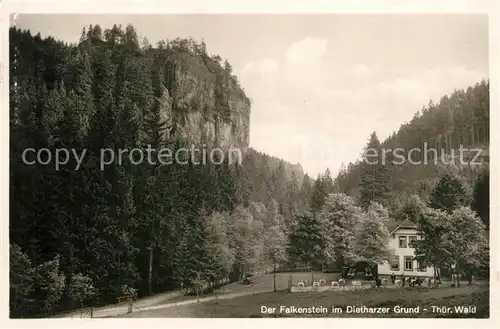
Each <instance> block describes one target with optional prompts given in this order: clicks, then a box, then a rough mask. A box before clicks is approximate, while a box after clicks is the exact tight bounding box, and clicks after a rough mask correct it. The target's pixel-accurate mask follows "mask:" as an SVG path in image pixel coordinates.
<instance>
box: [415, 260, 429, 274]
mask: <svg viewBox="0 0 500 329" xmlns="http://www.w3.org/2000/svg"><path fill="white" fill-rule="evenodd" d="M417 264H418V271H419V272H425V271H427V266H426V265H425V263H424V262H418V263H417Z"/></svg>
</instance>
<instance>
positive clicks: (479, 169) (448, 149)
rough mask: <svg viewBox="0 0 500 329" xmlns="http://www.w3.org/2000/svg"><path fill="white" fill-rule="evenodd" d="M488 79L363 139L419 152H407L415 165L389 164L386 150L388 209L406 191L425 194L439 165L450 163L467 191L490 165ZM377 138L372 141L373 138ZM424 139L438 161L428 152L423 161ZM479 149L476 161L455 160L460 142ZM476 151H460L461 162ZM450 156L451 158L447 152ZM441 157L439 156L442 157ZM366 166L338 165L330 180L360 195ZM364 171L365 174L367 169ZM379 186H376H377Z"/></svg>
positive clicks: (338, 187)
mask: <svg viewBox="0 0 500 329" xmlns="http://www.w3.org/2000/svg"><path fill="white" fill-rule="evenodd" d="M489 86H490V85H489V81H484V80H483V81H481V82H479V83H477V84H476V85H474V86H471V87H468V88H467V90H456V91H455V92H453V93H452V94H451V95H445V96H443V97H442V98H441V100H440V101H439V102H438V103H433V102H429V104H428V105H427V106H425V107H423V108H422V109H421V110H420V111H418V112H417V113H415V115H414V117H413V119H412V120H411V121H410V122H408V123H405V124H403V125H402V126H401V127H400V128H399V130H398V131H397V132H394V133H393V134H392V135H391V136H390V137H388V138H387V139H386V140H384V141H381V142H379V141H378V138H377V136H376V134H374V135H372V136H371V137H370V142H369V143H368V145H371V146H374V145H375V146H376V147H379V148H384V149H392V150H394V149H396V148H402V149H404V152H402V154H408V151H409V150H411V149H412V148H418V149H420V150H422V152H414V153H413V154H412V159H413V161H422V164H420V165H414V164H410V163H408V162H406V163H405V164H393V163H392V160H394V159H391V158H390V153H389V156H388V158H387V164H386V166H384V171H385V174H384V175H385V176H387V177H386V184H384V185H385V186H386V187H387V195H386V196H385V198H384V199H385V200H384V201H385V202H386V205H387V206H389V207H390V208H391V209H392V210H396V209H398V208H399V207H400V206H401V205H402V204H404V203H405V201H406V200H407V199H408V198H409V197H410V196H411V195H418V196H419V197H420V198H422V199H424V200H427V199H428V197H429V194H430V192H431V190H432V188H433V186H434V185H435V183H436V182H437V180H438V178H439V176H440V174H441V173H442V171H443V169H444V168H446V167H449V166H451V167H454V168H455V169H454V170H455V171H456V172H457V175H458V176H459V177H460V178H461V180H463V182H464V184H465V185H466V188H467V191H468V193H469V194H472V191H473V189H474V185H475V183H476V182H477V181H478V179H480V177H481V175H482V174H483V173H484V172H485V171H488V167H489V124H490V121H489V106H490V105H489ZM375 140H376V141H375ZM424 144H426V145H427V146H426V147H427V149H436V150H438V151H439V154H438V155H437V156H438V158H439V159H438V160H437V165H436V164H435V163H434V161H433V159H434V156H435V155H433V153H432V152H430V153H429V154H428V158H429V160H430V161H429V162H428V163H427V164H425V163H424V162H423V161H424V157H425V154H424V152H423V151H424ZM460 146H462V147H463V148H464V149H482V150H483V151H482V154H481V156H480V157H478V158H477V159H476V160H475V162H476V163H480V164H479V165H478V164H472V163H462V164H460V163H459V159H458V157H459V148H460ZM475 153H476V152H475V151H470V152H465V153H464V154H465V156H464V158H465V160H466V161H465V162H467V161H471V160H472V158H473V157H474V156H475ZM452 154H453V155H454V156H455V159H451V155H452ZM441 159H443V160H444V161H442V160H441ZM366 172H367V167H366V164H364V163H362V161H357V162H354V163H349V164H348V165H347V166H346V165H344V164H343V165H342V168H341V170H340V172H339V173H338V175H337V176H336V178H335V179H334V181H335V182H334V185H335V189H336V191H341V192H343V193H346V194H348V195H350V196H353V197H355V198H358V197H361V195H360V192H361V191H360V186H361V185H362V184H361V183H362V181H363V177H364V176H365V177H367V175H366ZM368 176H369V175H368ZM379 190H380V189H379Z"/></svg>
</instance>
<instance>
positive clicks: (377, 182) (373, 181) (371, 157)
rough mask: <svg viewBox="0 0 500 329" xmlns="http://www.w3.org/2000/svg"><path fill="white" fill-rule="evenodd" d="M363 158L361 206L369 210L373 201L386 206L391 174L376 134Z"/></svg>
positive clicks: (371, 137)
mask: <svg viewBox="0 0 500 329" xmlns="http://www.w3.org/2000/svg"><path fill="white" fill-rule="evenodd" d="M363 157H364V159H363V160H364V161H363V163H362V168H361V170H362V172H361V177H360V184H359V187H360V191H359V193H360V196H359V204H360V205H361V207H363V209H366V208H368V206H369V205H370V203H371V202H372V201H374V202H377V203H380V204H382V205H386V204H387V199H388V197H389V187H388V183H389V174H388V169H387V168H386V165H385V163H384V159H383V156H382V147H381V145H380V141H379V140H378V137H377V135H376V133H375V132H373V133H372V134H371V136H370V140H369V142H368V144H367V145H366V147H365V150H364V154H363Z"/></svg>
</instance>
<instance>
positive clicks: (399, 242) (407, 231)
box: [378, 220, 434, 277]
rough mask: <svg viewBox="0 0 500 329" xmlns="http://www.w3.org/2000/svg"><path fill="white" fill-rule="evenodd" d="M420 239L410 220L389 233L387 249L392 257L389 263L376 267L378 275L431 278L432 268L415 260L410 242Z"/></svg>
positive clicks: (415, 227)
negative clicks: (392, 252)
mask: <svg viewBox="0 0 500 329" xmlns="http://www.w3.org/2000/svg"><path fill="white" fill-rule="evenodd" d="M417 239H420V236H419V235H418V234H417V226H416V225H415V224H414V223H412V222H411V221H410V220H404V221H403V222H402V223H400V224H399V225H398V226H397V227H396V228H394V229H393V230H392V231H391V232H390V236H389V247H390V248H391V249H393V250H394V257H393V259H391V261H390V262H384V264H379V265H378V274H379V275H391V274H393V273H394V274H395V275H401V274H404V275H405V276H425V277H432V276H433V275H434V268H433V267H427V266H423V264H419V263H418V262H417V261H416V260H415V259H414V257H415V249H414V248H412V247H411V246H410V245H411V242H412V241H414V240H417Z"/></svg>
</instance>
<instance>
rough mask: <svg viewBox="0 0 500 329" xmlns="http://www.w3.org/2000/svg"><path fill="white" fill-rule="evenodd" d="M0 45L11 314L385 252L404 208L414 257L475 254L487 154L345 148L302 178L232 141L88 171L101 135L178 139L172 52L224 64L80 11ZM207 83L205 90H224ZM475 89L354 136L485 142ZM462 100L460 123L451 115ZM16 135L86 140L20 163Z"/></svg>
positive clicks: (150, 141)
mask: <svg viewBox="0 0 500 329" xmlns="http://www.w3.org/2000/svg"><path fill="white" fill-rule="evenodd" d="M10 47H11V56H10V60H11V63H10V67H11V74H10V78H11V81H10V84H11V95H10V100H11V105H10V136H11V139H10V306H11V316H13V317H27V316H37V315H48V314H53V313H55V312H58V311H63V310H67V309H74V308H76V307H83V306H99V305H103V304H107V303H115V302H116V299H117V298H118V297H120V296H122V295H123V294H124V292H126V291H130V289H137V290H138V293H139V295H140V296H145V295H150V294H154V293H158V292H163V291H168V290H172V289H179V288H180V287H181V286H182V287H185V288H192V287H198V286H199V285H200V284H203V285H205V286H209V288H213V287H215V286H218V285H222V284H225V283H228V282H231V281H236V280H239V279H240V278H241V276H242V275H243V274H244V273H245V272H252V271H268V270H272V269H273V268H276V267H278V266H296V265H306V266H310V267H314V268H321V267H331V268H337V269H339V270H343V269H344V268H346V267H348V266H352V264H353V263H355V262H358V261H364V262H368V263H370V264H372V265H376V264H377V263H379V262H381V261H382V260H383V259H387V257H389V254H390V250H388V249H387V243H385V242H386V240H387V239H388V238H389V231H390V229H391V228H393V227H394V225H397V223H398V222H399V221H400V220H402V219H405V218H408V219H410V220H412V221H414V222H415V223H418V225H419V229H420V230H421V232H422V234H424V235H426V236H427V235H428V236H429V241H432V243H429V244H426V245H422V246H417V254H418V257H419V259H421V261H422V262H426V263H428V264H438V265H439V266H442V267H449V266H451V264H452V263H458V264H459V266H460V268H462V269H465V270H468V271H477V270H478V269H480V268H483V267H484V266H485V264H486V263H487V252H486V250H487V239H486V238H487V234H486V230H487V229H488V221H489V176H488V171H487V168H481V171H477V172H476V171H475V173H474V176H473V178H474V179H473V180H471V179H470V177H471V176H470V175H466V174H464V173H469V172H470V170H472V169H468V168H461V167H459V166H447V167H443V168H441V169H440V170H439V171H437V170H436V168H433V169H432V170H431V171H430V172H431V173H429V172H425V171H423V170H422V171H421V172H422V173H421V174H420V175H421V176H420V177H418V178H416V177H414V176H411V175H409V174H408V171H411V170H416V171H418V170H419V169H411V168H404V169H398V168H395V167H391V166H373V165H372V166H368V165H367V164H364V163H358V164H353V165H350V166H349V168H348V169H346V170H343V171H341V172H340V173H339V175H338V176H337V177H336V178H335V179H333V178H332V175H331V173H330V171H329V170H328V169H326V170H325V172H324V173H323V174H320V175H318V177H316V179H311V178H310V177H309V176H308V175H307V174H304V173H303V172H302V169H301V167H300V165H292V164H289V163H287V162H285V161H283V160H281V159H277V158H275V157H272V156H269V155H266V154H263V153H260V152H257V151H255V150H252V149H248V150H247V151H246V152H245V154H244V158H243V162H242V164H241V165H237V164H229V163H227V162H223V163H222V164H220V165H215V164H210V163H207V165H203V166H199V165H194V164H192V163H188V165H182V164H176V163H173V164H171V165H168V166H151V165H150V164H149V163H145V164H143V165H142V164H141V165H132V164H130V163H125V164H123V165H116V164H110V165H108V166H106V167H105V169H104V170H100V168H99V157H100V153H99V151H100V150H101V149H103V148H108V147H110V148H115V149H117V148H122V149H124V148H145V147H146V146H147V145H151V146H152V147H153V148H155V149H160V148H165V147H168V148H170V149H172V150H175V149H178V148H181V147H183V146H185V145H186V143H188V142H189V141H186V140H183V139H179V138H175V137H174V136H175V135H174V134H172V132H173V131H175V129H176V127H179V126H181V125H182V124H183V121H182V118H183V114H182V113H183V111H186V110H188V109H186V108H183V106H186V105H185V104H184V105H183V106H181V105H180V104H178V103H177V100H176V99H175V97H174V98H172V97H171V95H174V94H175V92H174V91H175V89H176V88H177V87H178V84H177V79H178V76H177V73H176V72H177V70H176V69H175V68H176V67H177V66H179V65H182V62H181V61H179V56H178V54H179V53H182V54H186V53H187V54H189V55H190V56H197V57H199V58H202V59H203V62H204V65H206V66H207V67H208V68H209V69H210V71H211V72H215V74H216V75H217V77H221V79H220V80H228V79H230V80H231V81H232V83H233V84H237V79H236V77H235V76H234V75H233V74H232V72H231V65H230V64H229V63H228V62H227V61H226V62H225V63H221V58H220V56H218V55H214V56H209V55H207V50H206V45H205V44H204V43H203V42H201V43H197V42H195V41H194V40H184V39H176V40H173V41H168V40H166V41H160V42H159V43H158V44H157V45H156V46H155V47H153V46H151V45H150V44H149V42H148V41H147V39H146V40H143V41H141V42H139V40H138V36H137V32H136V31H135V29H134V28H133V27H132V26H130V25H129V26H127V27H126V28H125V29H124V30H123V29H122V28H121V27H120V26H116V25H115V26H113V27H112V28H111V29H105V30H102V29H101V27H99V26H98V25H95V26H89V27H88V28H85V29H84V31H83V33H82V37H81V39H80V41H79V42H78V43H77V44H65V43H62V42H58V41H56V40H55V39H53V38H51V37H48V38H41V37H40V35H35V36H33V35H32V34H31V33H30V32H29V31H21V30H18V29H15V28H12V29H11V30H10ZM217 88H219V89H218V90H214V94H216V95H218V94H224V88H225V87H224V86H218V87H217ZM488 88H489V84H488V83H485V82H483V83H481V84H478V85H477V86H475V87H474V88H470V90H468V91H467V92H466V93H464V92H457V93H456V96H452V97H450V99H448V98H446V99H445V101H442V102H441V103H440V104H439V105H432V104H431V105H429V109H426V110H425V111H423V113H422V115H420V116H416V117H415V119H414V120H413V121H412V122H411V123H410V124H407V125H404V126H403V127H402V128H401V129H400V131H399V132H398V134H395V135H394V136H392V137H391V138H389V139H388V140H387V141H385V142H382V143H380V142H379V140H378V138H377V136H376V134H375V133H373V134H372V135H371V136H370V141H369V143H368V145H367V148H381V147H385V145H389V144H391V143H396V144H398V147H413V146H414V145H420V143H421V142H422V141H424V140H430V139H432V138H434V137H435V136H447V137H446V139H443V138H444V137H443V138H438V139H437V140H438V141H440V143H441V142H442V141H443V140H446V141H447V142H446V143H445V145H447V147H448V148H451V147H455V145H456V143H457V141H461V142H462V143H464V144H466V145H476V144H477V143H478V142H479V143H485V144H487V142H488V140H489V139H488V134H489V132H488V130H487V127H488V124H485V122H487V120H488V107H485V106H486V105H487V104H488V93H487V89H488ZM454 95H455V94H454ZM216 102H217V104H215V106H214V109H215V111H218V112H219V115H222V116H223V115H227V109H228V107H227V106H225V104H224V102H223V100H221V99H219V98H216ZM226 105H227V104H226ZM444 109H454V111H455V112H453V111H452V112H450V113H452V114H451V116H446V115H447V114H446V113H448V112H446V113H445V112H444ZM484 109H486V111H484ZM470 115H473V116H475V117H476V121H474V122H475V123H474V125H473V126H472V128H471V126H470V125H469V123H468V121H467V119H464V118H469V116H470ZM443 117H444V118H445V119H443ZM448 118H452V119H453V120H451V121H450V120H448ZM450 125H451V126H450ZM450 127H451V128H450ZM471 132H472V133H471ZM391 145H392V144H391ZM26 148H35V149H40V148H48V149H50V150H55V149H58V148H66V149H75V150H83V149H86V150H87V154H86V157H85V158H84V161H83V163H82V164H81V166H80V168H79V169H78V170H75V166H76V163H75V159H70V161H69V162H68V163H66V164H65V165H64V166H63V167H61V168H60V169H59V170H55V169H54V168H53V167H51V166H44V165H40V164H36V165H26V164H24V163H23V161H22V158H21V155H22V153H23V150H25V149H26ZM405 170H406V172H405ZM471 182H472V183H471ZM415 183H416V184H419V185H417V186H418V188H420V184H423V185H425V190H426V193H418V191H419V190H418V188H416V187H415V185H414V184H415ZM396 195H397V196H398V198H395V196H396ZM394 200H397V202H395V201H394ZM465 227H473V228H474V231H473V233H474V234H471V232H469V230H467V229H464V228H465ZM450 237H451V238H450ZM457 237H460V238H463V239H465V241H468V242H469V243H468V244H465V246H464V244H463V243H457V240H456V239H457ZM436 250H440V252H441V254H439V255H440V256H439V257H436V256H435V253H434V252H435V251H436ZM443 255H446V257H445V256H443Z"/></svg>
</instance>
